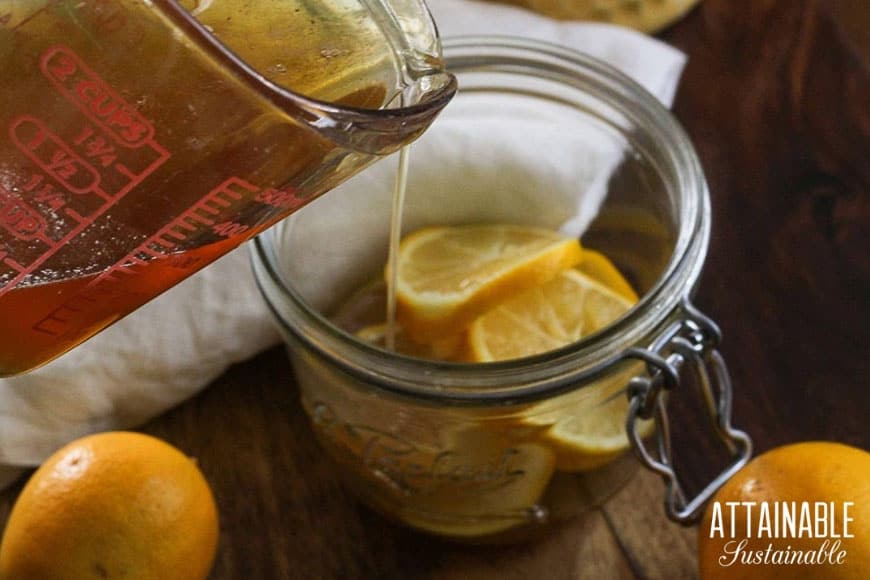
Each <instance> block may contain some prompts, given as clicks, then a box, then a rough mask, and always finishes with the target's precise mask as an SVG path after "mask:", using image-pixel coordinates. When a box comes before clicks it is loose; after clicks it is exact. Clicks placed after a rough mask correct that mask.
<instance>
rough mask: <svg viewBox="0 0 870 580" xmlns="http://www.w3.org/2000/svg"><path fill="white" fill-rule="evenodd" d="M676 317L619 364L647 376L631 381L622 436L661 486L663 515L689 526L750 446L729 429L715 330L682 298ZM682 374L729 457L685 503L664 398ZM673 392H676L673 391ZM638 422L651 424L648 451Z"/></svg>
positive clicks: (727, 381) (727, 380) (726, 385)
mask: <svg viewBox="0 0 870 580" xmlns="http://www.w3.org/2000/svg"><path fill="white" fill-rule="evenodd" d="M681 310H682V316H680V317H678V319H677V320H676V321H675V322H673V323H672V324H671V325H669V326H668V327H667V328H666V329H665V330H664V331H663V332H662V333H660V334H659V335H658V336H657V337H656V338H655V339H654V340H653V342H652V344H650V345H649V346H648V347H647V348H632V349H629V350H628V351H626V353H625V358H633V359H639V360H641V361H643V362H644V363H646V367H647V374H646V375H645V376H638V377H635V378H633V379H632V380H631V381H630V383H629V387H628V396H629V401H630V404H629V410H628V417H627V419H626V431H627V432H628V438H629V441H630V442H631V446H632V448H633V449H634V452H635V454H636V455H637V457H638V459H639V460H640V461H641V463H642V464H643V465H644V466H646V467H647V468H648V469H650V470H652V471H654V472H656V473H658V474H659V475H660V476H661V477H662V479H663V480H664V482H665V511H666V512H667V515H668V517H669V518H670V519H671V520H673V521H675V522H678V523H681V524H684V525H689V524H692V523H695V522H696V521H697V520H698V519H699V518H700V516H701V514H702V512H703V508H704V505H705V504H706V503H707V501H709V500H710V498H711V497H712V496H713V494H715V493H716V491H717V490H718V489H719V488H720V487H722V485H724V484H725V482H726V481H728V479H729V478H731V476H732V475H734V474H735V473H736V472H737V471H738V470H739V469H740V468H741V467H743V466H744V465H745V464H746V463H747V462H748V461H749V459H750V457H751V455H752V440H751V439H750V438H749V435H747V434H746V433H745V432H743V431H740V430H738V429H735V428H733V427H732V426H731V394H732V392H731V377H730V375H729V374H728V368H727V366H726V364H725V360H724V359H723V358H722V355H721V354H719V351H718V350H717V349H716V347H717V346H718V344H719V341H720V340H721V332H720V331H719V328H718V326H716V324H715V323H714V322H713V321H712V320H710V318H708V317H707V316H705V315H704V314H702V313H701V312H700V311H698V310H697V309H696V308H695V307H694V306H693V305H692V304H691V302H690V301H689V299H688V298H684V300H683V303H682V306H681ZM683 372H691V373H693V374H694V377H695V382H696V383H697V385H698V387H699V390H700V391H701V394H702V397H703V399H704V403H705V406H706V410H707V413H708V415H709V417H710V420H711V422H712V424H713V430H714V431H715V433H716V435H717V436H718V438H719V439H720V440H721V441H722V442H723V443H724V444H725V446H726V447H727V448H728V451H729V452H730V454H731V461H730V463H729V464H728V465H727V466H726V467H725V469H724V470H723V471H722V472H720V473H719V475H717V476H716V477H715V478H713V480H712V481H710V482H709V483H708V484H707V485H706V486H705V487H704V489H702V490H701V491H700V492H699V493H698V494H697V495H696V496H695V497H692V498H687V497H686V494H685V493H684V491H683V488H682V486H681V484H680V481H679V477H678V475H677V472H676V470H675V468H674V464H673V455H672V452H671V436H670V427H669V422H668V413H667V405H668V397H666V396H664V393H665V392H669V391H675V390H677V389H675V387H677V386H679V385H680V384H681V383H682V382H683V381H682V378H681V377H682V374H681V373H683ZM677 391H678V390H677ZM678 392H679V391H678ZM641 419H653V420H654V421H655V426H656V431H655V441H654V445H653V446H652V447H653V449H652V450H650V448H649V447H648V446H647V444H645V443H644V441H643V439H642V438H641V435H640V433H639V430H638V426H639V425H638V422H639V420H641Z"/></svg>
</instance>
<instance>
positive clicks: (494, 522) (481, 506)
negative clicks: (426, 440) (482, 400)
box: [398, 426, 555, 538]
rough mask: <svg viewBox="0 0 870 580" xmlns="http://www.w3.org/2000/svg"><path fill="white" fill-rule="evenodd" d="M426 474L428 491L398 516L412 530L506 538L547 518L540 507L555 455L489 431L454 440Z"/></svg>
mask: <svg viewBox="0 0 870 580" xmlns="http://www.w3.org/2000/svg"><path fill="white" fill-rule="evenodd" d="M452 439H453V440H452V442H451V445H450V450H449V451H445V452H442V453H439V454H438V455H437V456H436V457H435V458H434V460H433V463H432V465H431V466H430V470H429V472H428V473H427V477H428V478H429V479H428V482H427V483H428V486H429V487H426V486H421V488H420V489H419V491H418V493H417V494H415V495H414V496H410V497H407V498H406V501H405V503H404V506H403V509H402V510H401V512H400V513H399V514H398V515H399V517H400V518H401V519H403V520H404V521H406V522H407V523H409V524H410V525H412V526H414V527H416V528H419V529H422V530H426V531H428V532H431V533H434V534H439V535H447V536H452V537H466V538H473V537H481V536H491V535H494V534H499V533H502V532H507V531H509V530H511V529H513V528H518V527H520V526H523V525H526V524H530V523H535V522H536V521H537V520H536V518H538V517H545V512H543V511H542V510H543V507H542V506H540V505H538V502H539V501H540V499H541V498H542V497H543V496H544V493H545V492H546V489H547V486H548V485H549V483H550V479H551V478H552V476H553V474H554V465H555V455H554V454H553V452H552V451H551V450H550V449H548V448H547V446H545V445H542V444H539V443H519V444H510V443H508V442H506V441H505V440H504V439H502V438H501V437H500V436H499V435H498V433H497V432H496V431H491V430H487V429H486V427H484V426H477V427H473V428H471V429H469V430H466V431H459V432H456V433H454V434H453V438H452Z"/></svg>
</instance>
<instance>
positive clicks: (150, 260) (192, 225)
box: [33, 177, 260, 335]
mask: <svg viewBox="0 0 870 580" xmlns="http://www.w3.org/2000/svg"><path fill="white" fill-rule="evenodd" d="M259 191H260V188H258V187H257V186H254V185H251V184H250V183H248V182H247V181H245V180H243V179H240V178H238V177H231V178H230V179H227V180H226V181H224V182H223V183H222V184H221V185H219V186H218V187H216V188H215V189H213V190H211V191H210V192H209V193H208V194H207V195H205V196H204V197H203V198H201V199H200V200H199V201H198V202H197V203H196V204H194V205H193V206H191V207H190V208H188V209H187V210H186V211H185V212H184V213H182V214H181V215H179V216H178V217H176V218H175V219H173V220H172V221H171V222H169V223H168V224H167V225H166V226H164V227H162V228H161V229H160V230H159V231H158V232H157V233H155V234H154V235H152V236H151V237H149V238H148V239H147V240H145V241H144V242H143V243H141V244H140V245H139V246H137V247H136V249H135V250H133V251H132V252H130V253H129V254H127V255H126V256H124V258H122V259H121V260H119V261H118V262H116V263H115V264H114V265H113V266H112V267H110V268H109V269H108V270H106V271H104V272H103V273H102V274H100V275H99V276H97V277H96V278H95V279H94V280H93V281H91V282H90V283H89V284H88V285H87V286H85V288H84V289H83V290H82V291H81V292H79V293H78V294H76V295H75V296H73V297H71V298H70V299H69V300H68V301H67V302H66V303H64V304H62V305H61V306H59V307H58V308H56V309H54V310H53V311H52V312H50V313H49V314H48V315H47V316H45V317H43V318H42V319H40V320H39V321H38V322H36V324H34V325H33V329H34V330H35V331H37V332H41V333H44V334H49V335H60V334H62V333H63V331H64V330H65V328H66V327H67V326H68V325H69V324H70V323H71V322H72V321H74V320H75V317H76V316H78V315H80V313H82V312H86V311H87V310H88V309H90V308H92V307H93V306H94V305H96V304H100V303H101V302H102V301H104V300H108V299H111V298H112V297H114V296H116V295H117V292H118V290H117V289H116V287H115V283H117V282H120V281H122V280H128V279H129V277H131V276H136V275H139V274H142V273H143V272H144V271H145V269H146V268H147V267H148V266H151V265H153V264H154V263H155V261H157V260H163V259H167V258H170V257H171V258H172V259H173V260H177V261H178V262H179V263H178V264H177V265H178V266H179V267H183V268H184V269H187V270H190V271H191V272H193V271H195V270H197V269H198V268H199V267H201V266H204V265H205V263H204V259H202V258H199V259H197V258H189V259H185V254H184V250H189V249H193V246H191V245H189V243H190V241H191V240H197V239H198V238H199V237H200V236H202V235H203V234H206V235H211V236H218V237H222V238H224V239H231V238H234V237H244V233H245V232H247V231H248V229H249V226H247V225H244V224H238V223H237V222H234V221H232V218H234V217H236V216H237V215H238V214H239V212H240V210H241V209H242V208H244V206H246V205H247V204H249V203H250V201H251V200H253V199H254V195H255V194H256V193H258V192H259Z"/></svg>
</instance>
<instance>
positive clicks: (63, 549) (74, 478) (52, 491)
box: [0, 432, 218, 580]
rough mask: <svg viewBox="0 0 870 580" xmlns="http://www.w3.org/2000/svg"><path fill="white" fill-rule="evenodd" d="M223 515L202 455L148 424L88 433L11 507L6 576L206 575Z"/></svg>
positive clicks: (163, 579)
mask: <svg viewBox="0 0 870 580" xmlns="http://www.w3.org/2000/svg"><path fill="white" fill-rule="evenodd" d="M217 542H218V516H217V509H216V507H215V503H214V499H213V497H212V493H211V491H210V489H209V486H208V484H207V482H206V481H205V478H204V477H203V475H202V473H201V472H200V470H199V469H198V468H197V466H196V463H195V462H194V461H193V460H192V459H191V458H189V457H187V456H185V455H184V454H183V453H181V452H180V451H179V450H178V449H176V448H174V447H172V446H170V445H169V444H167V443H164V442H162V441H160V440H158V439H155V438H153V437H150V436H147V435H142V434H138V433H129V432H110V433H102V434H98V435H92V436H89V437H84V438H82V439H79V440H77V441H74V442H72V443H70V444H69V445H67V446H66V447H64V448H62V449H60V450H59V451H57V452H56V453H55V454H54V455H52V456H51V457H50V458H49V459H48V460H46V462H45V463H44V464H43V465H42V466H41V467H40V468H39V469H38V470H37V471H36V472H35V473H34V474H33V476H32V477H31V478H30V481H28V483H27V485H26V486H25V487H24V489H23V490H22V492H21V494H20V495H19V497H18V500H17V501H16V503H15V506H14V507H13V509H12V513H11V515H10V516H9V521H8V523H7V525H6V530H5V532H4V535H3V543H2V546H0V578H8V579H9V580H31V579H32V580H46V579H48V578H51V579H52V580H81V579H83V578H136V579H137V580H167V579H170V580H171V579H178V580H202V579H204V578H206V577H207V575H208V573H209V571H210V570H211V566H212V562H213V561H214V557H215V552H216V550H217Z"/></svg>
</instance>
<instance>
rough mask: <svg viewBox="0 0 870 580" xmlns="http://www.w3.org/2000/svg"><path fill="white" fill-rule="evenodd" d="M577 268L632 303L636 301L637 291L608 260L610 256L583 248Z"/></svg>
mask: <svg viewBox="0 0 870 580" xmlns="http://www.w3.org/2000/svg"><path fill="white" fill-rule="evenodd" d="M577 269H578V270H580V271H581V272H583V273H584V274H586V275H587V276H589V277H590V278H592V279H593V280H597V281H598V282H601V283H602V284H604V285H605V286H607V287H608V288H610V289H611V290H613V291H614V292H616V293H617V294H619V295H620V296H622V297H623V298H625V299H626V300H628V301H629V302H631V303H632V304H634V303H636V302H637V293H635V291H634V288H632V287H631V284H629V283H628V281H627V280H626V279H625V277H623V275H622V273H621V272H620V271H619V269H618V268H617V267H616V266H615V265H614V264H613V262H611V261H610V258H608V257H607V256H605V255H604V254H602V253H601V252H597V251H595V250H590V249H589V248H583V259H582V260H581V261H580V263H579V264H578V265H577Z"/></svg>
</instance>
